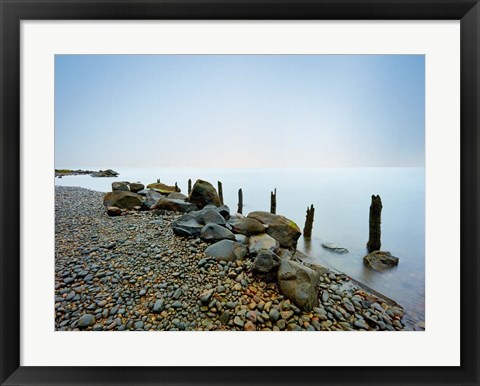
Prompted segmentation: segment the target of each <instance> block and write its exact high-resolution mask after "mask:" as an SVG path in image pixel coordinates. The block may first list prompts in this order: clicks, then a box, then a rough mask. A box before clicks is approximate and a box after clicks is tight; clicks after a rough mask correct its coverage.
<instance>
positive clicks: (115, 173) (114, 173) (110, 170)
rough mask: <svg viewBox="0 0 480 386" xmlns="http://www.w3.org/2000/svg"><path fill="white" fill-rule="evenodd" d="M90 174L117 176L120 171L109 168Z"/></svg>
mask: <svg viewBox="0 0 480 386" xmlns="http://www.w3.org/2000/svg"><path fill="white" fill-rule="evenodd" d="M90 175H91V176H92V177H117V176H118V172H116V171H115V170H112V169H107V170H99V171H98V172H94V173H92V174H90Z"/></svg>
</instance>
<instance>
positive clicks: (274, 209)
mask: <svg viewBox="0 0 480 386" xmlns="http://www.w3.org/2000/svg"><path fill="white" fill-rule="evenodd" d="M270 213H271V214H276V213H277V188H275V189H274V191H273V192H270Z"/></svg>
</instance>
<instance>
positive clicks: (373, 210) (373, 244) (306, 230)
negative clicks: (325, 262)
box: [175, 179, 383, 252]
mask: <svg viewBox="0 0 480 386" xmlns="http://www.w3.org/2000/svg"><path fill="white" fill-rule="evenodd" d="M176 186H177V183H175V187H176ZM191 191H192V180H191V179H189V180H188V194H189V195H190V192H191ZM218 196H219V198H220V204H221V205H223V187H222V183H221V182H220V181H218ZM382 207H383V206H382V200H381V198H380V196H378V195H376V196H375V195H372V202H371V204H370V214H369V235H368V242H367V249H368V251H369V252H373V251H378V250H380V247H381V241H380V236H381V229H380V224H381V214H382ZM242 209H243V192H242V189H241V188H240V189H238V208H237V213H240V214H242ZM270 213H272V214H276V213H277V188H275V189H274V190H273V191H272V192H270ZM314 217H315V208H314V207H313V204H312V205H310V207H307V215H306V218H305V226H304V227H303V237H306V238H310V237H312V229H313V219H314Z"/></svg>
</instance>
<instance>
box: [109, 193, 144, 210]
mask: <svg viewBox="0 0 480 386" xmlns="http://www.w3.org/2000/svg"><path fill="white" fill-rule="evenodd" d="M142 202H143V197H142V196H140V195H139V194H137V193H132V192H124V191H122V190H115V191H113V192H109V193H106V194H105V196H103V205H105V206H106V207H109V206H116V207H117V208H120V209H129V210H130V209H133V207H134V206H141V205H142Z"/></svg>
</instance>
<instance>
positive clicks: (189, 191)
mask: <svg viewBox="0 0 480 386" xmlns="http://www.w3.org/2000/svg"><path fill="white" fill-rule="evenodd" d="M190 193H192V180H191V179H190V178H189V179H188V195H189V196H190Z"/></svg>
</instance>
